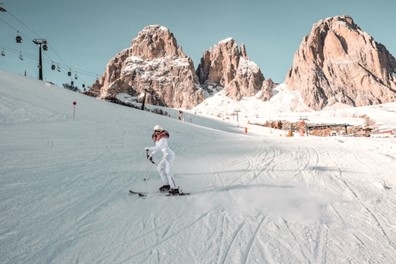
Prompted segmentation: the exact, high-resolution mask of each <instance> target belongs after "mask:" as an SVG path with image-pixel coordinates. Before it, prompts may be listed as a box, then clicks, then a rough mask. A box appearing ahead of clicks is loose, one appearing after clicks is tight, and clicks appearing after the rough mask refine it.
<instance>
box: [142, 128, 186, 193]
mask: <svg viewBox="0 0 396 264" xmlns="http://www.w3.org/2000/svg"><path fill="white" fill-rule="evenodd" d="M151 137H152V139H153V141H154V143H155V146H154V147H146V148H145V150H146V154H147V159H148V160H150V161H152V156H153V155H154V154H155V153H157V152H158V151H159V150H160V151H162V159H161V161H160V162H159V163H158V167H157V169H158V172H159V175H160V177H161V180H162V183H163V184H164V185H163V186H162V187H160V188H159V190H160V192H169V194H171V195H177V194H180V193H179V189H178V188H177V187H176V184H175V181H174V180H173V177H172V166H173V161H174V159H175V153H174V152H173V151H172V150H171V149H170V148H169V146H168V140H167V139H168V138H169V133H168V131H166V130H165V129H163V128H162V127H161V126H160V125H156V126H154V133H153V135H152V136H151Z"/></svg>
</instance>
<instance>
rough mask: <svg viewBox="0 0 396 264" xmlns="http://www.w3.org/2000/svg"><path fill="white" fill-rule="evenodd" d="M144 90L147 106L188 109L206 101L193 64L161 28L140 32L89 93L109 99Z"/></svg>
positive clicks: (150, 28)
mask: <svg viewBox="0 0 396 264" xmlns="http://www.w3.org/2000/svg"><path fill="white" fill-rule="evenodd" d="M145 90H146V91H147V92H148V93H147V98H146V102H147V103H149V104H156V105H163V106H168V107H173V108H187V109H188V108H191V107H193V106H195V105H197V104H198V103H200V102H202V101H203V100H204V99H205V98H204V92H203V91H202V89H199V82H198V77H197V75H196V73H195V70H194V64H193V61H192V60H191V58H189V57H187V56H186V55H185V54H184V52H183V51H182V49H181V48H180V47H179V46H178V45H177V41H176V39H175V38H174V36H173V34H172V33H171V32H170V31H169V30H168V29H167V28H165V27H162V26H147V27H145V28H144V29H143V30H142V31H141V32H139V34H138V36H137V37H136V38H135V39H133V40H132V44H131V47H130V48H128V49H125V50H123V51H121V52H120V53H118V54H117V55H116V56H115V57H114V58H112V59H111V60H110V61H109V63H108V64H107V66H106V71H105V73H104V74H103V76H102V77H101V79H100V80H98V81H97V82H96V83H95V84H94V85H93V86H92V88H91V90H90V92H92V93H95V94H97V95H98V96H100V97H101V98H106V97H114V96H116V95H117V94H118V93H128V94H130V95H133V96H137V95H141V94H142V93H144V91H145Z"/></svg>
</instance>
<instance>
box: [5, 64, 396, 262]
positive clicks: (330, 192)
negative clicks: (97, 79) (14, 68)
mask: <svg viewBox="0 0 396 264" xmlns="http://www.w3.org/2000/svg"><path fill="white" fill-rule="evenodd" d="M73 101H76V102H77V106H76V109H75V110H76V112H75V118H73V105H72V102H73ZM380 110H381V108H377V111H380ZM367 111H369V110H367ZM191 115H192V114H191ZM192 120H193V122H192V123H188V122H181V121H179V120H177V119H175V118H169V117H164V116H160V115H155V114H151V113H148V112H143V111H139V110H136V109H132V108H127V107H123V106H120V105H114V104H110V103H106V102H103V101H99V100H96V99H94V98H90V97H86V96H83V95H80V94H77V93H73V92H70V91H67V90H64V89H61V88H58V87H55V86H46V85H44V84H43V83H42V82H39V81H36V80H29V79H25V78H24V77H19V76H15V75H11V74H8V73H4V72H0V164H1V166H0V212H1V214H0V215H1V216H0V256H1V263H394V260H395V259H396V195H395V194H396V178H395V173H394V172H395V171H396V162H395V161H396V158H395V157H396V139H395V138H385V139H373V138H343V137H331V138H316V137H294V138H286V137H279V136H278V135H274V134H272V135H271V134H269V133H268V131H269V130H266V129H264V128H257V127H256V128H254V127H251V129H252V130H253V131H252V133H248V134H244V133H243V132H242V128H241V127H236V126H235V125H234V124H233V123H225V122H221V121H216V120H214V119H205V118H202V117H198V116H193V115H192ZM385 121H386V120H385ZM155 124H161V125H162V126H164V127H165V128H167V129H168V130H169V131H170V133H171V138H170V145H171V147H172V148H173V149H174V150H175V152H176V155H177V156H176V162H175V167H174V173H175V180H176V182H177V184H178V185H180V186H181V188H182V189H183V190H185V191H191V192H193V195H191V196H185V197H163V196H160V195H153V196H151V197H147V198H144V199H142V198H138V197H135V196H131V195H129V194H128V189H130V188H133V189H136V190H143V191H149V192H155V190H156V189H157V188H158V187H159V186H160V180H159V177H158V176H157V173H156V170H155V166H153V165H152V164H151V163H149V162H147V161H146V160H145V157H144V147H145V146H149V145H151V142H150V135H151V129H152V127H153V126H154V125H155ZM156 159H157V160H158V157H156ZM144 178H148V181H143V179H144Z"/></svg>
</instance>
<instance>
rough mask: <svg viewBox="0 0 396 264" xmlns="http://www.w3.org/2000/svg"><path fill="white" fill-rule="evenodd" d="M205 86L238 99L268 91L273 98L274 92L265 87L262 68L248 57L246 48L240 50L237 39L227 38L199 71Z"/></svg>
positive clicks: (209, 53) (212, 50)
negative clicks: (223, 90) (263, 90)
mask: <svg viewBox="0 0 396 264" xmlns="http://www.w3.org/2000/svg"><path fill="white" fill-rule="evenodd" d="M197 75H198V78H199V82H200V84H201V85H203V86H204V87H205V89H208V90H210V89H211V87H212V89H213V87H215V88H216V89H217V90H222V89H223V88H224V89H225V94H226V95H227V96H229V97H231V98H234V99H237V100H239V99H241V98H242V97H243V96H253V95H255V94H257V93H258V92H259V91H261V90H262V89H263V87H264V88H265V93H264V94H267V96H264V97H263V98H270V97H271V93H272V89H268V85H265V86H263V82H264V80H265V78H264V75H263V74H262V73H261V70H260V68H259V67H258V65H257V64H256V63H254V62H253V61H251V60H250V59H249V57H248V56H247V52H246V47H245V45H241V47H238V45H237V43H236V41H235V40H234V39H233V38H227V39H224V40H222V41H220V42H218V43H217V45H215V46H213V47H212V48H210V49H209V50H207V51H205V52H204V54H203V56H202V58H201V63H200V64H199V66H198V69H197Z"/></svg>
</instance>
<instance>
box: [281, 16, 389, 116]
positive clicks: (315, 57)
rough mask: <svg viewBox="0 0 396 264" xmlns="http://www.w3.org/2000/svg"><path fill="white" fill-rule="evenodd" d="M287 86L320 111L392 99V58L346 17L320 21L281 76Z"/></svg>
mask: <svg viewBox="0 0 396 264" xmlns="http://www.w3.org/2000/svg"><path fill="white" fill-rule="evenodd" d="M285 82H286V84H287V85H288V87H289V89H291V90H298V91H300V93H301V95H302V97H303V98H304V100H305V103H306V104H307V105H308V106H309V107H311V108H313V109H315V110H320V109H323V108H324V107H326V106H329V105H332V104H334V103H337V102H339V103H344V104H349V105H352V106H363V105H371V104H380V103H385V102H391V101H395V100H396V60H395V58H394V57H393V56H392V55H391V54H390V53H389V51H388V50H387V49H386V48H385V46H383V45H382V44H380V43H378V42H376V41H375V40H374V39H373V38H372V37H371V36H370V35H369V34H368V33H366V32H364V31H362V30H361V29H360V27H359V26H358V25H357V24H355V22H354V21H353V19H352V17H350V16H336V17H331V18H327V19H324V20H320V21H319V22H317V23H315V24H314V25H313V27H312V30H311V32H310V33H309V35H307V36H305V37H304V39H303V41H302V42H301V44H300V47H299V49H298V51H297V52H296V53H295V55H294V60H293V65H292V68H291V69H290V71H289V73H288V75H287V76H286V81H285Z"/></svg>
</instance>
